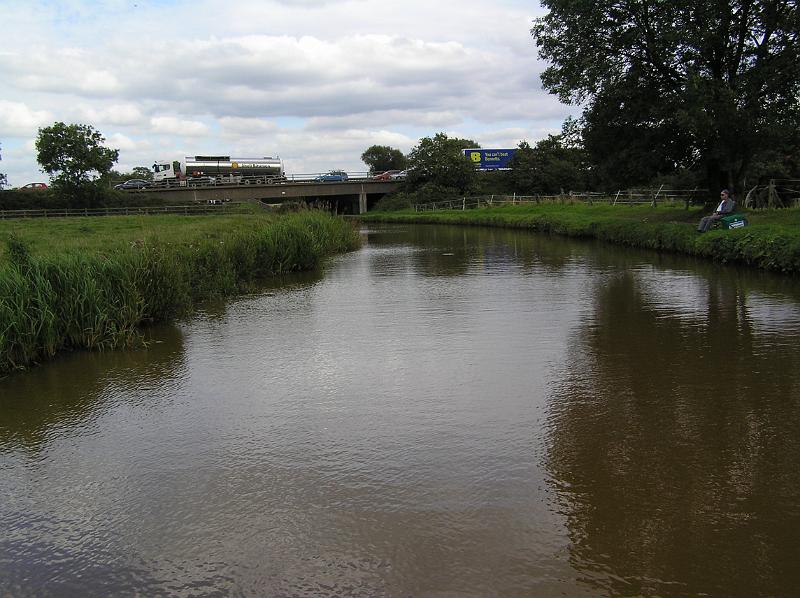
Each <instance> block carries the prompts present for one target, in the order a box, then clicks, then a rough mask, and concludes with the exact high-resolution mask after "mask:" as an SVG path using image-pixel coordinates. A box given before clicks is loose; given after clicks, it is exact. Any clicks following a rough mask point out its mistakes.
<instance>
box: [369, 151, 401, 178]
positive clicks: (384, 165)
mask: <svg viewBox="0 0 800 598" xmlns="http://www.w3.org/2000/svg"><path fill="white" fill-rule="evenodd" d="M361 161H362V162H364V164H366V165H367V166H368V167H369V171H370V173H371V174H375V173H378V172H386V171H387V170H403V169H405V167H406V157H405V156H404V155H403V152H401V151H400V150H399V149H395V148H393V147H389V146H388V145H373V146H370V147H368V148H367V149H366V150H365V151H364V153H363V154H361Z"/></svg>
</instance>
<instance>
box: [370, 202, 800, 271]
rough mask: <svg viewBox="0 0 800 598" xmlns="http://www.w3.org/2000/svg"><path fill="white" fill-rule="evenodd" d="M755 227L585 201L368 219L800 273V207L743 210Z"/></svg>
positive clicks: (672, 210)
mask: <svg viewBox="0 0 800 598" xmlns="http://www.w3.org/2000/svg"><path fill="white" fill-rule="evenodd" d="M743 213H745V214H746V216H747V219H748V220H749V222H750V226H747V227H745V228H741V229H736V230H713V231H711V232H708V233H704V234H699V233H697V232H696V230H695V229H696V226H697V223H698V221H699V220H700V218H701V217H702V216H703V212H702V210H700V209H692V210H686V209H684V208H683V207H680V206H668V205H662V206H659V207H657V208H653V207H650V206H611V205H607V204H595V205H586V204H582V203H580V204H579V203H574V204H570V203H566V204H559V203H542V204H533V205H530V204H528V205H508V206H503V207H491V208H480V209H475V210H465V211H458V210H449V211H439V212H421V213H415V212H413V211H403V212H384V213H373V214H368V215H365V216H362V219H364V220H366V221H370V220H372V221H384V222H409V223H410V222H417V223H440V224H464V225H473V226H499V227H510V228H526V229H530V230H534V231H539V232H544V233H551V234H559V235H566V236H571V237H583V238H596V239H601V240H603V241H608V242H611V243H616V244H620V245H627V246H630V247H641V248H646V249H654V250H657V251H669V252H676V253H685V254H689V255H696V256H700V257H705V258H710V259H714V260H717V261H722V262H734V263H742V264H747V265H750V266H755V267H757V268H764V269H769V270H775V271H780V272H785V273H791V274H798V273H800V209H798V208H792V209H783V210H753V211H748V212H743Z"/></svg>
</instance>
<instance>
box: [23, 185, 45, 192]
mask: <svg viewBox="0 0 800 598" xmlns="http://www.w3.org/2000/svg"><path fill="white" fill-rule="evenodd" d="M19 189H20V191H36V190H38V189H47V183H28V184H27V185H23V186H22V187H20V188H19Z"/></svg>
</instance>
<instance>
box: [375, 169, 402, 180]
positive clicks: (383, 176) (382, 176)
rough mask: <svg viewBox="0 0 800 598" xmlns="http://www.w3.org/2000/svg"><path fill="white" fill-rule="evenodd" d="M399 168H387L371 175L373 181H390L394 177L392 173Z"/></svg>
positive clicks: (396, 171) (395, 172)
mask: <svg viewBox="0 0 800 598" xmlns="http://www.w3.org/2000/svg"><path fill="white" fill-rule="evenodd" d="M399 172H400V171H399V170H387V171H386V172H382V173H380V174H376V175H375V176H374V177H372V180H373V181H391V180H392V179H393V178H394V175H396V174H397V173H399Z"/></svg>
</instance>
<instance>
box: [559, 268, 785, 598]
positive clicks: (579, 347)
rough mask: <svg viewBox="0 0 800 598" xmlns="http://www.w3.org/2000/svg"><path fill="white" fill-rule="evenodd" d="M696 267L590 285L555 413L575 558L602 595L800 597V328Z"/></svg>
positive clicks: (733, 278)
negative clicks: (588, 312) (588, 311)
mask: <svg viewBox="0 0 800 598" xmlns="http://www.w3.org/2000/svg"><path fill="white" fill-rule="evenodd" d="M704 269H705V271H706V273H707V275H706V276H705V277H704V276H699V275H697V274H696V273H693V274H686V275H685V276H680V277H677V279H676V280H673V283H674V285H673V288H669V287H670V285H669V284H666V285H665V284H664V280H665V277H663V276H659V277H658V280H659V281H660V284H661V286H658V285H654V284H652V282H651V280H649V279H650V277H649V276H648V274H649V271H648V270H647V269H639V270H636V269H634V270H632V271H628V272H627V273H617V274H615V275H614V276H612V277H609V278H608V279H606V280H604V281H603V283H602V284H598V285H597V286H596V288H594V289H593V291H592V292H593V293H594V297H595V299H594V303H595V313H594V317H593V319H592V320H591V321H588V322H586V323H584V325H582V326H580V327H579V329H578V332H577V334H576V335H575V337H574V338H573V339H572V341H571V348H570V359H569V363H567V364H565V366H564V367H565V371H564V373H563V380H564V382H563V384H562V385H561V387H560V388H559V390H558V391H557V392H556V393H555V395H554V397H553V399H552V401H551V404H550V407H549V445H550V446H549V449H548V456H547V467H548V470H549V472H550V473H551V475H552V484H553V486H554V487H555V488H556V489H557V491H558V496H559V504H558V508H559V509H560V510H561V512H562V513H563V515H564V516H565V518H566V521H567V526H568V530H569V535H570V540H571V560H572V563H573V565H574V566H575V567H576V569H578V570H579V571H581V572H582V573H583V574H584V575H585V576H586V581H587V583H590V584H593V585H596V586H598V587H602V588H603V589H604V590H605V591H607V592H609V593H611V594H615V595H617V594H618V595H653V594H655V595H681V594H691V595H697V594H699V593H701V592H707V593H709V594H711V595H726V596H734V595H737V596H756V595H771V596H776V595H788V594H791V593H792V592H793V591H794V590H795V589H796V588H797V587H800V573H799V572H798V569H797V567H796V563H797V562H798V561H800V542H798V538H800V470H799V469H798V467H797V463H798V462H800V408H799V406H798V402H799V401H800V388H799V387H800V368H799V367H798V366H800V344H798V343H796V341H795V340H793V339H796V338H797V334H798V332H800V330H798V328H799V327H800V318H797V317H796V314H795V317H789V318H783V319H782V318H781V314H780V313H779V312H780V310H776V309H775V302H774V301H773V302H769V306H768V307H765V306H764V305H759V301H758V300H757V298H758V296H759V295H758V293H757V292H754V291H753V289H752V286H753V285H752V284H750V283H752V279H753V277H752V276H749V275H747V274H745V275H744V276H742V275H740V274H736V273H735V272H733V271H727V270H723V269H718V268H715V267H706V268H704ZM659 274H663V273H661V272H659ZM666 280H669V277H666ZM748 281H749V282H748ZM757 286H758V285H756V287H757ZM762 292H768V291H762ZM752 297H755V298H756V300H752V301H751V298H752ZM687 302H688V304H690V305H692V306H694V307H695V308H697V307H698V306H700V307H699V308H698V309H687ZM676 303H677V304H678V305H676ZM786 305H787V306H788V308H789V309H792V310H796V309H797V305H798V303H795V302H793V301H787V302H786ZM781 321H782V322H783V323H784V326H785V327H784V328H782V329H781V328H780V327H776V326H770V323H772V322H781Z"/></svg>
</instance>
